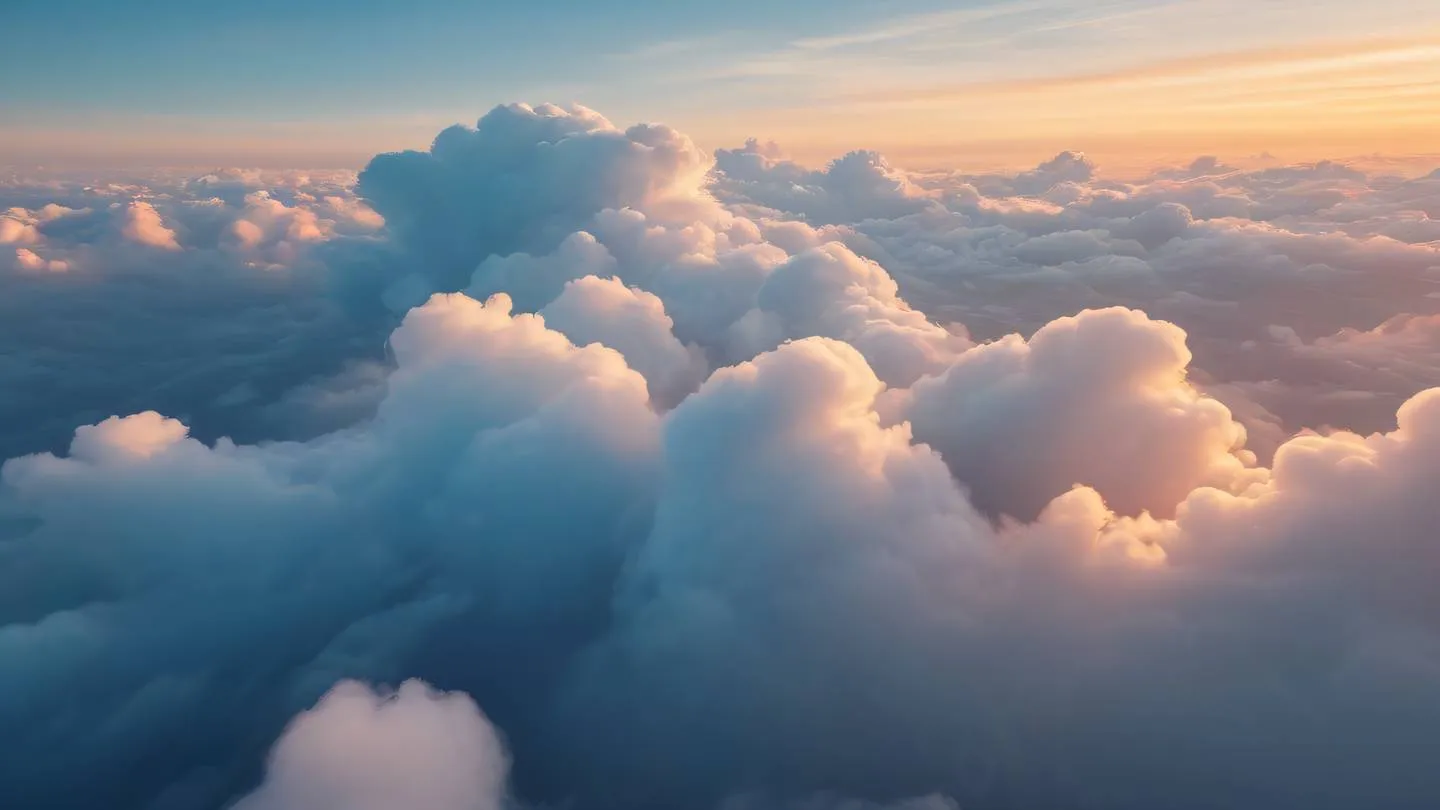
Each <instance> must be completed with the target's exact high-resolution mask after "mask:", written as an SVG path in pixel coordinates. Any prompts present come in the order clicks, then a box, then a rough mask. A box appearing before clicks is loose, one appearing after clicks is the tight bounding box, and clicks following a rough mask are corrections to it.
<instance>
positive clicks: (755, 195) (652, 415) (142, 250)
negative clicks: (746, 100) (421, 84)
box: [0, 106, 1440, 810]
mask: <svg viewBox="0 0 1440 810" xmlns="http://www.w3.org/2000/svg"><path fill="white" fill-rule="evenodd" d="M348 182H351V181H348V180H346V179H345V178H343V177H329V176H319V175H316V176H309V175H302V174H283V175H271V174H264V173H257V172H246V171H229V170H226V171H217V172H214V173H212V174H210V175H206V176H203V177H200V178H193V177H169V176H160V175H157V176H154V177H149V178H136V177H124V176H119V177H114V178H111V179H109V180H107V181H104V182H98V181H97V182H87V183H79V184H75V183H52V184H27V185H24V186H23V187H20V186H16V187H15V188H7V189H6V191H5V193H6V194H7V195H8V197H7V199H6V204H7V205H10V206H12V208H11V213H10V214H7V215H6V221H10V222H16V223H20V224H18V225H10V226H6V227H8V228H9V229H10V231H9V232H10V233H11V234H12V235H13V236H14V237H15V240H16V241H15V247H13V248H12V247H11V246H9V245H7V249H14V250H27V251H30V252H31V253H33V254H34V255H35V256H36V257H37V260H41V261H46V262H49V261H61V262H66V263H67V267H68V270H67V272H64V273H40V272H35V270H34V269H27V268H24V267H20V266H14V267H12V266H8V265H7V266H5V267H3V268H0V279H3V283H4V295H3V296H0V308H3V309H0V324H3V330H0V331H3V332H4V334H0V342H3V343H4V344H5V345H13V346H19V347H22V351H20V352H15V353H11V354H5V355H4V356H3V357H0V392H4V396H0V405H4V407H5V412H4V418H3V419H0V423H3V424H8V425H14V426H16V427H15V428H14V429H13V430H12V431H11V432H10V433H7V434H0V438H3V439H4V440H5V441H6V442H7V444H5V445H4V447H5V448H7V452H8V453H9V454H11V455H16V456H17V457H15V458H12V459H10V460H9V461H7V462H5V464H4V466H3V468H0V661H3V662H5V664H4V665H0V726H3V727H4V728H6V729H7V731H8V734H7V735H6V737H5V739H3V740H0V785H4V786H5V792H6V794H7V795H6V797H5V798H6V799H7V800H9V801H11V802H12V803H15V804H17V805H23V806H26V807H53V808H72V807H73V808H80V807H90V806H95V805H97V804H104V805H106V806H111V807H116V808H132V807H133V808H146V810H199V809H203V808H220V807H226V806H234V805H235V803H236V802H238V803H239V804H238V806H239V807H240V808H242V809H243V810H287V809H288V808H290V807H297V806H306V807H309V806H313V805H317V804H327V803H328V804H345V805H346V806H360V807H370V806H375V807H377V808H378V807H385V808H389V807H392V806H404V807H411V806H417V805H424V806H437V807H441V808H444V807H450V806H454V807H466V808H474V807H480V808H487V807H500V806H507V807H515V806H535V807H541V806H557V805H565V806H573V807H575V808H577V810H587V809H590V808H593V809H594V810H609V808H621V807H623V808H628V809H629V810H644V808H673V807H726V808H739V809H740V810H745V808H757V807H777V808H780V807H783V808H806V809H808V810H824V809H825V808H832V807H833V808H847V810H854V809H856V808H858V809H860V810H871V808H875V809H876V810H878V809H879V808H889V807H895V808H910V809H911V810H915V808H926V810H936V809H938V810H945V809H946V808H952V807H978V808H986V807H1057V806H1072V805H1073V806H1103V807H1107V808H1117V810H1128V808H1137V809H1138V808H1151V807H1156V806H1165V807H1175V808H1180V810H1187V809H1188V808H1197V810H1198V808H1210V807H1217V806H1249V805H1252V804H1264V805H1267V806H1276V807H1288V806H1305V807H1313V808H1320V810H1327V808H1342V807H1347V808H1348V807H1354V806H1357V805H1363V806H1375V807H1410V806H1424V805H1425V804H1426V803H1427V802H1429V801H1430V800H1431V799H1432V797H1434V796H1436V795H1440V782H1437V779H1436V777H1434V776H1432V775H1431V774H1432V771H1433V770H1434V769H1433V768H1431V767H1429V765H1430V763H1431V762H1432V761H1433V760H1434V758H1435V756H1436V753H1437V752H1436V750H1435V746H1434V744H1433V742H1432V739H1433V733H1432V729H1433V728H1434V726H1435V723H1436V722H1437V721H1440V702H1437V700H1436V696H1435V690H1434V689H1433V684H1434V682H1435V678H1436V676H1437V673H1440V641H1437V639H1440V626H1437V624H1436V619H1435V617H1436V616H1440V605H1437V604H1436V602H1435V598H1434V596H1433V591H1434V589H1433V587H1432V583H1433V581H1434V578H1435V575H1436V573H1437V571H1436V566H1435V564H1434V559H1435V554H1434V548H1433V546H1434V542H1433V541H1434V538H1433V535H1434V532H1433V531H1432V527H1433V526H1434V525H1436V524H1437V523H1440V514H1436V509H1437V507H1436V504H1435V502H1434V501H1435V499H1434V497H1433V489H1434V481H1435V480H1437V479H1440V469H1437V467H1436V463H1437V462H1436V459H1440V391H1436V390H1435V389H1433V388H1431V387H1430V386H1433V385H1435V384H1436V382H1435V381H1434V379H1433V375H1432V374H1431V371H1432V370H1433V368H1432V367H1433V366H1434V363H1433V362H1431V360H1432V359H1433V358H1432V357H1431V355H1432V354H1433V348H1434V347H1433V345H1432V344H1433V337H1434V335H1433V334H1432V333H1433V331H1434V330H1433V329H1432V328H1431V327H1432V324H1431V321H1432V320H1433V318H1434V317H1435V316H1436V315H1437V314H1440V313H1437V312H1436V311H1433V310H1432V309H1429V308H1430V307H1432V306H1435V305H1436V303H1435V302H1437V301H1440V299H1437V298H1433V297H1428V296H1429V294H1430V293H1431V292H1433V290H1434V287H1433V285H1434V283H1435V281H1436V280H1437V278H1440V276H1437V275H1436V273H1437V267H1440V262H1437V254H1436V250H1435V247H1434V246H1433V245H1429V244H1426V243H1425V242H1424V241H1406V239H1402V238H1400V236H1401V235H1405V234H1406V233H1408V234H1409V238H1412V239H1413V238H1418V237H1420V236H1423V235H1424V229H1423V227H1421V228H1419V229H1418V230H1414V231H1413V232H1410V231H1408V230H1407V229H1408V228H1412V227H1413V225H1414V223H1417V222H1418V223H1421V224H1422V225H1423V222H1424V220H1422V219H1421V218H1420V215H1421V214H1423V215H1424V216H1427V217H1428V216H1430V213H1429V212H1430V211H1431V209H1432V208H1433V206H1432V205H1431V203H1432V198H1433V193H1432V192H1433V188H1432V187H1431V185H1432V181H1431V180H1429V179H1424V178H1416V179H1406V178H1395V177H1386V176H1382V175H1372V174H1367V173H1365V172H1361V171H1358V170H1355V169H1352V168H1350V167H1346V166H1342V165H1339V164H1318V165H1312V166H1299V167H1274V168H1271V169H1266V170H1262V171H1256V172H1247V171H1238V170H1232V169H1227V168H1226V167H1224V166H1223V165H1221V164H1219V163H1215V162H1202V163H1196V164H1192V165H1190V166H1188V167H1182V168H1181V169H1178V170H1162V171H1158V172H1157V173H1155V175H1153V176H1151V177H1146V178H1138V179H1133V180H1131V181H1126V182H1121V181H1118V180H1112V179H1107V178H1104V177H1103V176H1099V175H1097V174H1096V172H1095V169H1094V167H1093V166H1091V165H1090V164H1089V163H1088V162H1087V161H1085V160H1084V159H1083V158H1082V157H1080V156H1078V155H1076V154H1069V153H1067V154H1066V155H1062V156H1060V157H1059V158H1057V159H1056V160H1054V161H1050V162H1047V163H1046V164H1044V165H1042V166H1040V167H1037V168H1036V169H1034V170H1032V171H1028V172H1021V173H1016V174H1013V175H967V174H964V173H961V172H934V173H926V174H918V173H911V172H906V171H904V170H902V169H899V168H896V167H894V166H891V165H889V164H888V163H886V162H885V161H884V160H883V158H880V157H879V156H878V155H874V154H872V153H864V152H859V153H853V154H852V155H850V156H847V157H845V158H842V159H841V160H840V161H837V162H836V163H834V164H831V165H830V166H829V167H827V168H826V169H825V170H823V171H819V172H813V171H810V170H806V169H803V168H801V167H799V166H797V165H795V164H791V163H788V162H786V161H784V160H783V159H782V158H780V157H779V156H778V154H777V153H776V152H775V151H774V150H772V149H770V148H769V147H764V146H760V145H759V144H758V143H756V144H752V145H749V146H747V147H745V148H744V149H741V150H735V151H733V152H724V151H722V152H721V153H720V154H719V155H717V159H716V160H715V161H713V162H712V161H711V159H710V158H709V157H708V156H706V155H704V154H702V153H700V152H698V151H697V150H696V149H695V148H694V146H693V144H691V143H690V142H689V140H688V139H686V138H685V136H683V135H682V134H680V133H678V132H675V131H674V130H671V129H669V128H666V127H663V126H659V125H646V126H639V127H632V128H630V129H626V130H621V129H620V128H618V127H615V126H613V125H612V124H610V123H609V122H608V121H606V120H605V119H603V118H602V117H600V116H599V115H598V114H596V113H594V112H592V111H589V110H585V109H584V108H572V109H569V110H562V109H560V108H555V107H548V106H543V107H537V108H531V107H526V106H511V107H502V108H498V109H497V110H495V111H492V112H491V113H489V114H487V115H486V116H485V117H483V118H482V119H480V121H479V122H478V123H477V125H476V127H475V128H473V129H470V128H454V129H452V130H447V131H446V132H444V133H442V134H441V135H440V137H438V138H437V140H436V142H435V144H434V145H433V146H432V148H431V149H430V150H429V151H427V152H413V153H402V154H399V155H390V156H381V157H377V158H376V160H375V161H374V162H372V164H371V166H370V167H369V168H368V169H367V170H366V172H365V173H364V175H363V176H362V177H361V179H360V180H359V186H358V190H351V189H350V188H349V186H348V185H347V183H348ZM137 201H138V202H143V204H144V205H146V206H148V207H149V210H150V212H151V213H153V215H154V220H153V221H152V224H154V223H158V224H159V226H160V227H161V228H163V229H164V230H165V231H166V232H168V233H170V234H171V238H170V240H169V241H170V242H173V244H174V245H175V246H176V247H178V249H163V248H158V247H157V245H155V244H136V243H134V242H133V240H131V239H123V238H121V234H122V233H123V232H124V229H125V228H126V227H127V225H128V224H134V222H135V221H136V220H137V218H139V219H144V218H145V217H146V216H148V215H144V214H137V213H135V212H136V211H137V210H138V209H137V208H136V207H135V206H132V205H131V203H132V202H137ZM365 201H368V203H369V204H368V205H367V204H366V202H365ZM47 205H54V206H61V207H63V208H64V209H66V211H63V212H62V211H59V210H57V209H51V208H47ZM370 206H373V209H372V208H371V207H370ZM17 208H18V209H23V211H22V213H18V214H16V213H14V211H15V209H17ZM47 211H49V212H50V213H48V214H47V213H46V212H47ZM52 214H53V216H52ZM381 218H383V222H382V221H381ZM1402 223H1409V224H1407V225H1405V227H1403V228H1402V227H1400V224H1402ZM1392 226H1393V227H1394V232H1393V234H1392V233H1390V232H1389V231H1388V230H1387V229H1390V228H1391V227H1392ZM32 231H33V233H32ZM21 238H23V239H25V240H27V241H26V242H25V244H24V245H23V246H19V245H20V242H19V241H18V240H19V239H21ZM4 255H8V254H4ZM57 323H61V324H65V325H66V329H65V330H64V331H63V332H60V331H57V329H56V328H55V326H54V325H55V324H57ZM1377 324H1379V326H1377ZM972 335H973V337H972ZM1362 399H1364V401H1365V402H1366V404H1365V406H1364V407H1363V408H1362V407H1359V406H1353V405H1351V406H1344V407H1342V406H1341V405H1340V404H1338V403H1355V402H1359V401H1361V400H1362ZM1306 403H1309V404H1306ZM112 414H113V416H112ZM127 414H128V415H127ZM1321 416H1323V417H1324V420H1323V421H1314V420H1313V419H1312V418H1313V417H1321ZM1362 423H1364V424H1366V425H1371V426H1370V427H1367V428H1365V429H1364V430H1363V432H1359V433H1357V432H1352V431H1347V430H1345V428H1356V429H1358V426H1359V425H1361V424H1362ZM1305 428H1310V429H1311V430H1304V429H1305ZM226 433H231V434H232V435H231V436H230V438H222V436H224V435H225V434H226ZM1259 445H1263V446H1259ZM9 448H13V452H11V451H10V450H9ZM24 453H30V454H29V455H24ZM412 679H423V681H424V682H425V683H430V684H434V685H435V690H432V689H430V688H427V687H426V686H424V685H423V684H422V683H420V682H418V681H415V680H412ZM357 681H358V682H366V683H379V684H387V683H388V684H397V683H398V684H402V685H401V686H400V688H399V689H398V691H395V692H390V691H388V690H385V689H383V688H381V689H379V690H378V691H372V690H371V689H370V688H369V687H364V686H361V685H359V683H358V682H357ZM337 683H339V684H340V685H339V686H336V684H337ZM437 690H438V691H437ZM461 693H463V694H461ZM465 695H468V696H469V697H466V696H465ZM317 701H318V703H317ZM477 705H479V706H484V707H485V712H486V714H485V715H482V714H480V712H479V709H477V708H476V706H477ZM310 707H313V708H310ZM297 713H300V714H299V715H298V716H297ZM490 719H493V722H494V727H492V726H491V725H490ZM287 724H288V725H287ZM495 728H500V729H504V731H505V745H503V746H502V745H501V744H500V742H499V735H498V732H496V731H495V730H494V729H495ZM277 740H278V742H277ZM272 744H273V746H272ZM507 749H508V750H510V751H513V752H514V755H515V759H514V763H513V769H511V770H509V772H508V775H507V768H509V767H510V766H509V765H508V763H509V755H508V754H507V753H506V750H507ZM267 751H269V752H270V755H269V759H268V765H267V759H266V752H267ZM1377 752H1378V753H1377ZM1215 774H1224V775H1225V778H1224V779H1217V778H1215ZM914 797H922V798H918V799H917V798H914Z"/></svg>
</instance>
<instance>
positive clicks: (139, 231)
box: [121, 200, 180, 250]
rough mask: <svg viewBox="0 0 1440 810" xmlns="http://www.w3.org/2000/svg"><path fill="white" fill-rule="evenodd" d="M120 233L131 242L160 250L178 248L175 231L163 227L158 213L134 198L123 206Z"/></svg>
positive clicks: (163, 224)
mask: <svg viewBox="0 0 1440 810" xmlns="http://www.w3.org/2000/svg"><path fill="white" fill-rule="evenodd" d="M121 234H122V235H123V236H124V237H125V238H126V239H129V240H130V241H132V242H136V243H138V244H141V245H148V246H149V247H155V248H161V249H162V250H179V249H180V243H179V242H177V241H175V231H173V230H171V229H169V228H167V227H165V222H164V220H162V219H161V218H160V213H159V212H158V211H156V210H155V206H153V205H151V204H150V203H148V202H142V201H139V200H136V201H134V202H131V203H130V204H129V205H128V206H126V207H125V219H124V224H123V226H122V228H121Z"/></svg>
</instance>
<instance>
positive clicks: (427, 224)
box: [359, 104, 712, 290]
mask: <svg viewBox="0 0 1440 810" xmlns="http://www.w3.org/2000/svg"><path fill="white" fill-rule="evenodd" d="M709 167H710V161H709V159H708V157H707V156H706V155H705V154H704V153H702V152H700V151H699V150H698V149H696V147H695V145H694V144H693V143H692V142H691V141H690V139H689V138H687V137H685V136H684V135H682V134H680V133H679V132H676V131H675V130H673V129H670V128H669V127H665V126H658V125H648V124H642V125H636V126H633V127H631V128H629V129H627V130H623V131H622V130H620V129H618V128H616V127H615V126H614V125H613V124H611V123H610V122H609V121H607V120H606V119H605V118H604V116H601V115H600V114H599V113H596V112H595V111H593V110H589V109H586V108H584V107H573V108H569V109H562V108H560V107H556V106H553V105H541V106H539V107H530V106H529V105H524V104H511V105H506V106H501V107H496V108H495V109H494V110H491V111H490V112H489V113H487V114H486V115H485V116H484V117H483V118H481V119H480V120H479V122H477V123H476V125H475V127H474V128H473V129H471V128H466V127H461V126H454V127H451V128H449V129H446V130H445V131H444V132H441V133H440V134H439V135H438V136H437V137H436V138H435V142H434V144H432V145H431V147H430V150H429V151H427V152H413V151H412V152H400V153H394V154H387V155H380V156H377V157H376V158H375V159H374V160H372V161H371V162H370V165H369V166H367V167H366V169H365V171H364V172H362V173H361V175H360V184H359V191H360V194H361V195H362V196H363V197H364V198H365V200H366V201H367V202H368V203H370V205H371V206H372V207H373V208H374V209H375V210H376V211H377V212H378V213H379V214H380V215H381V216H383V217H384V218H385V221H386V222H387V223H388V224H389V226H390V229H391V231H392V232H393V233H394V234H395V235H396V236H397V237H398V238H399V239H400V240H401V241H402V242H403V243H404V244H405V245H406V246H407V247H409V248H410V249H411V250H413V251H414V252H415V253H416V254H417V255H419V256H420V257H421V258H422V261H423V262H424V270H423V272H425V273H426V274H428V275H429V276H430V277H431V278H433V279H434V280H435V282H436V286H435V289H437V290H453V289H457V288H459V287H461V286H463V284H464V278H465V277H466V276H467V275H468V274H469V273H470V272H471V271H472V270H474V268H475V266H476V265H477V264H479V263H480V262H481V261H482V260H483V259H485V258H486V257H487V256H490V255H492V254H495V255H505V254H510V253H516V252H531V253H534V252H548V251H549V250H551V249H553V248H554V247H555V246H556V245H557V244H559V243H560V242H561V241H562V240H563V239H564V238H565V237H566V236H568V235H569V234H570V233H572V232H573V231H575V230H577V229H579V228H581V227H583V226H584V225H585V224H586V223H587V222H588V221H589V219H590V218H591V217H592V216H594V215H595V214H596V213H598V212H600V211H602V210H605V209H607V208H616V209H618V208H627V207H628V208H635V209H639V210H643V211H646V212H649V213H666V214H674V215H677V216H681V217H685V218H687V219H689V218H693V217H694V215H695V212H696V211H697V210H699V209H704V208H707V207H709V206H710V205H712V204H711V203H709V202H708V201H707V200H705V199H704V198H703V196H697V195H696V191H697V189H698V188H699V186H700V182H701V180H702V179H703V176H704V174H705V172H706V171H707V170H708V169H709Z"/></svg>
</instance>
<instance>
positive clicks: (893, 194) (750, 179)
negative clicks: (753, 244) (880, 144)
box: [715, 140, 933, 225]
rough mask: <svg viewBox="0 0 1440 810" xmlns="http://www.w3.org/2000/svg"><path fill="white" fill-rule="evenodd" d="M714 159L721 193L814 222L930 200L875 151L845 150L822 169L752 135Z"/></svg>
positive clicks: (895, 210) (911, 207)
mask: <svg viewBox="0 0 1440 810" xmlns="http://www.w3.org/2000/svg"><path fill="white" fill-rule="evenodd" d="M715 158H716V169H717V171H718V174H719V176H718V178H717V181H716V184H715V186H716V191H717V193H719V194H720V195H721V196H722V198H724V199H730V200H737V201H744V202H749V203H756V204H759V205H762V206H766V207H769V208H773V209H778V210H780V211H785V212H789V213H792V214H799V215H801V216H803V217H804V218H805V219H806V220H807V221H809V222H811V223H814V224H817V225H821V224H826V223H836V222H858V221H860V220H864V219H874V218H895V217H899V216H904V215H906V214H912V213H915V212H917V211H921V210H924V209H925V208H927V207H929V206H931V205H932V204H933V203H932V202H931V201H930V198H931V197H932V196H933V195H932V194H930V193H929V192H927V191H926V190H924V189H923V188H921V187H919V186H917V185H915V184H914V183H912V182H911V181H910V179H909V177H908V176H907V175H906V174H905V173H904V172H902V171H899V170H897V169H895V168H893V167H892V166H890V164H889V163H888V162H886V160H885V158H884V157H883V156H881V155H880V154H879V153H877V152H867V151H855V152H850V153H849V154H847V155H845V156H843V157H840V158H838V159H836V160H834V161H832V162H831V163H830V164H829V165H828V166H826V167H825V169H823V170H821V171H809V170H806V169H804V168H803V167H801V166H799V165H798V164H796V163H793V162H791V161H789V160H786V159H784V158H782V157H780V156H779V154H778V152H777V151H776V150H775V149H774V148H773V146H769V147H767V146H762V145H761V144H759V143H757V142H756V141H753V140H752V141H750V142H749V143H747V144H746V145H745V146H744V147H743V148H741V149H721V150H719V151H717V152H716V153H715Z"/></svg>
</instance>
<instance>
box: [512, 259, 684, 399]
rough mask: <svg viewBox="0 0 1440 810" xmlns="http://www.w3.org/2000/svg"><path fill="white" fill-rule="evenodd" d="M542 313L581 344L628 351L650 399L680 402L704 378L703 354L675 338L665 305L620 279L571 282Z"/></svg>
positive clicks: (553, 326) (627, 358) (589, 278)
mask: <svg viewBox="0 0 1440 810" xmlns="http://www.w3.org/2000/svg"><path fill="white" fill-rule="evenodd" d="M540 314H541V315H543V316H544V317H545V323H546V324H547V325H548V326H549V327H550V328H551V329H554V330H556V331H558V332H560V333H562V334H564V335H565V336H566V337H568V338H570V340H571V341H572V342H574V343H575V344H577V345H582V346H583V345H586V344H590V343H599V344H603V345H605V346H609V347H610V348H612V349H615V350H616V351H618V352H620V353H621V354H622V355H624V356H625V361H626V363H627V364H628V365H629V366H630V367H631V368H633V369H635V370H636V371H638V372H640V373H641V374H643V375H645V379H646V381H647V382H648V383H649V386H650V392H651V397H652V398H654V399H655V400H656V401H657V402H658V403H659V404H661V405H664V406H671V405H675V404H676V403H678V402H679V401H680V400H682V399H684V398H685V396H686V395H687V394H689V393H690V392H691V391H693V390H695V388H696V387H698V386H699V385H700V381H701V380H702V379H704V377H705V373H706V371H707V369H706V365H705V357H704V355H703V354H701V353H700V352H699V350H698V349H696V348H693V347H687V346H685V345H684V344H682V343H681V342H680V341H679V340H678V339H677V338H676V337H675V333H674V331H672V330H673V327H674V322H673V321H671V320H670V316H668V315H666V314H665V304H664V303H663V302H661V300H660V299H659V298H658V297H656V296H655V295H654V294H653V293H648V292H645V291H644V290H638V289H634V288H631V287H626V286H625V284H624V283H623V282H622V281H620V280H619V279H613V278H612V279H601V278H599V277H597V276H586V277H584V278H581V279H578V280H576V281H571V282H569V283H568V284H566V285H565V291H564V292H562V293H561V294H560V296H559V297H558V298H556V299H555V300H554V301H551V302H550V303H549V304H548V305H546V307H545V308H544V309H542V310H540Z"/></svg>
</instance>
